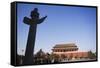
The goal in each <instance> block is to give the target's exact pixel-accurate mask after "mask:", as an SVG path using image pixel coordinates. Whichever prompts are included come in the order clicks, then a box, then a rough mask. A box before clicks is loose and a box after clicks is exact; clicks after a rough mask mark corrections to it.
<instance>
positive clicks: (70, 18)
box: [17, 3, 96, 54]
mask: <svg viewBox="0 0 100 68" xmlns="http://www.w3.org/2000/svg"><path fill="white" fill-rule="evenodd" d="M34 8H38V10H39V13H40V18H41V17H44V16H46V15H47V18H46V19H45V21H44V22H42V23H41V24H38V25H37V33H36V41H35V49H34V51H35V52H34V53H36V52H37V51H39V50H40V49H42V50H43V51H44V52H49V53H51V52H52V50H51V49H52V48H53V47H54V46H55V45H56V44H67V43H75V44H76V45H77V46H78V47H79V51H90V50H91V51H93V52H95V51H96V8H92V7H76V6H56V5H53V6H52V5H39V4H38V5H37V4H24V3H18V4H17V44H18V45H17V53H18V54H25V49H26V44H27V38H28V32H29V27H30V26H29V25H27V24H24V23H23V18H24V17H25V16H27V17H29V18H30V12H31V11H32V10H33V9H34ZM22 50H24V52H22Z"/></svg>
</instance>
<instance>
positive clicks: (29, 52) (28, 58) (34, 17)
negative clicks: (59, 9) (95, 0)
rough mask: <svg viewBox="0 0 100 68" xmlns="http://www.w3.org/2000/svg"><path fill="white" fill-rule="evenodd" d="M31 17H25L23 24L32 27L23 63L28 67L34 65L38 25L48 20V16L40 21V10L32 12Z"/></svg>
mask: <svg viewBox="0 0 100 68" xmlns="http://www.w3.org/2000/svg"><path fill="white" fill-rule="evenodd" d="M30 17H31V18H28V17H24V19H23V22H24V23H25V24H28V25H30V27H29V34H28V39H27V46H26V52H25V57H24V61H23V63H24V64H26V65H27V64H34V62H33V61H34V58H33V54H34V46H35V37H36V28H37V24H40V23H42V22H43V21H44V20H45V19H46V17H47V16H45V17H43V18H41V19H40V18H39V13H38V9H37V8H35V9H34V10H33V11H31V14H30Z"/></svg>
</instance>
